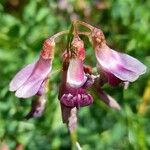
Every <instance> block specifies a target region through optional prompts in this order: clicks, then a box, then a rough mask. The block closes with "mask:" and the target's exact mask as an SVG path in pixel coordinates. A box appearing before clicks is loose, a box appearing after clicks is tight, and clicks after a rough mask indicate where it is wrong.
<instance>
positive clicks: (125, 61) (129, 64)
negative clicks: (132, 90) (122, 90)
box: [95, 45, 146, 82]
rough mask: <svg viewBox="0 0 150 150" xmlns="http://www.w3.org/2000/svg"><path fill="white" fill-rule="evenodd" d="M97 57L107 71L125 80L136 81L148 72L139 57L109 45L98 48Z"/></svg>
mask: <svg viewBox="0 0 150 150" xmlns="http://www.w3.org/2000/svg"><path fill="white" fill-rule="evenodd" d="M95 53H96V58H97V61H98V63H99V65H100V66H102V68H103V69H104V71H106V72H110V73H112V74H113V75H115V76H116V77H117V78H119V79H121V80H123V81H130V82H133V81H135V80H136V79H137V78H138V77H139V75H141V74H144V73H145V72H146V66H145V65H144V64H142V63H141V62H140V61H138V60H137V59H135V58H133V57H131V56H129V55H127V54H123V53H119V52H116V51H114V50H112V49H110V48H109V47H108V46H107V45H105V46H103V48H100V49H96V50H95Z"/></svg>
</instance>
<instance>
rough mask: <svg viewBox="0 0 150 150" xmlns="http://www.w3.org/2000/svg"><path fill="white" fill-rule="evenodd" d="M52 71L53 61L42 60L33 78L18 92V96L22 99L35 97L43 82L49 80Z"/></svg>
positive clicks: (36, 67)
mask: <svg viewBox="0 0 150 150" xmlns="http://www.w3.org/2000/svg"><path fill="white" fill-rule="evenodd" d="M50 70H51V61H50V60H44V59H43V58H40V59H39V60H38V62H37V63H36V65H35V68H34V70H33V72H32V74H31V76H30V77H29V78H28V79H27V81H26V82H25V83H24V84H23V85H22V86H21V87H20V88H19V89H18V90H17V91H16V96H17V97H20V98H29V97H32V96H33V95H35V94H36V93H37V92H38V91H39V89H40V87H41V85H42V83H43V81H44V80H45V79H46V78H47V76H48V74H49V73H50Z"/></svg>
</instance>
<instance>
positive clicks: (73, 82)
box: [67, 58, 87, 88]
mask: <svg viewBox="0 0 150 150" xmlns="http://www.w3.org/2000/svg"><path fill="white" fill-rule="evenodd" d="M86 79H87V77H86V76H85V73H84V69H83V61H82V60H80V59H78V58H75V59H71V60H70V63H69V67H68V72H67V83H68V84H69V85H70V86H71V87H74V88H78V87H81V86H82V85H83V84H84V83H85V82H86Z"/></svg>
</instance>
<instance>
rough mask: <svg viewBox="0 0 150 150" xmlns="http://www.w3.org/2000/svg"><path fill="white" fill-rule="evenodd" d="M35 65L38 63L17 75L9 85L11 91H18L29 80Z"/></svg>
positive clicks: (30, 65)
mask: <svg viewBox="0 0 150 150" xmlns="http://www.w3.org/2000/svg"><path fill="white" fill-rule="evenodd" d="M35 64H36V62H34V63H32V64H29V65H27V66H26V67H25V68H23V69H21V70H20V71H19V72H18V73H17V74H16V75H15V77H14V78H13V79H12V80H11V82H10V84H9V90H10V91H16V90H17V89H18V88H19V87H20V86H21V85H22V84H23V83H24V82H25V81H26V80H27V79H28V78H29V76H30V75H31V74H32V72H33V69H34V67H35Z"/></svg>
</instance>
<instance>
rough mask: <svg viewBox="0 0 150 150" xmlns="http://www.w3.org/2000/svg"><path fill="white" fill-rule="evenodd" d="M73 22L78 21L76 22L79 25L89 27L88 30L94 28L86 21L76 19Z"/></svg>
mask: <svg viewBox="0 0 150 150" xmlns="http://www.w3.org/2000/svg"><path fill="white" fill-rule="evenodd" d="M75 23H78V24H80V25H83V26H85V27H87V28H88V29H90V30H93V28H94V27H93V26H91V25H90V24H88V23H86V22H83V21H79V20H76V21H75Z"/></svg>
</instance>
